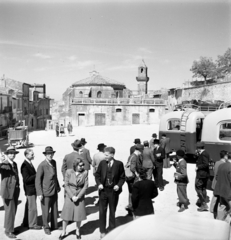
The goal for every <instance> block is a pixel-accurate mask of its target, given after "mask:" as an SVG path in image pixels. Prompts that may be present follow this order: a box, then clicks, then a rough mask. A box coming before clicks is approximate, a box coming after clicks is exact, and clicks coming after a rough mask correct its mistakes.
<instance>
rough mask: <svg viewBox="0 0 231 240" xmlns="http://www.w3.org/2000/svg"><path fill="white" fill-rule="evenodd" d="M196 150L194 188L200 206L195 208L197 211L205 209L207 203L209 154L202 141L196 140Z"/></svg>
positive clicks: (206, 208)
mask: <svg viewBox="0 0 231 240" xmlns="http://www.w3.org/2000/svg"><path fill="white" fill-rule="evenodd" d="M196 147H197V151H198V159H197V162H196V181H195V189H196V192H197V195H198V197H199V200H200V203H201V206H200V207H199V208H198V209H197V210H198V211H199V212H203V211H207V210H208V205H207V203H206V198H207V192H206V186H207V181H208V179H209V161H210V156H209V154H208V153H207V152H206V151H205V149H204V143H203V142H198V143H197V144H196Z"/></svg>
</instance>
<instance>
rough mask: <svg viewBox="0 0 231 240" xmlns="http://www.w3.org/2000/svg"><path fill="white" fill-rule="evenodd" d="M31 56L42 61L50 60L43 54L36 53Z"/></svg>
mask: <svg viewBox="0 0 231 240" xmlns="http://www.w3.org/2000/svg"><path fill="white" fill-rule="evenodd" d="M33 56H34V57H38V58H42V59H50V58H51V56H49V55H45V54H43V53H36V54H34V55H33Z"/></svg>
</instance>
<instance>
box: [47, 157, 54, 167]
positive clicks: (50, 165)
mask: <svg viewBox="0 0 231 240" xmlns="http://www.w3.org/2000/svg"><path fill="white" fill-rule="evenodd" d="M46 161H47V163H48V164H49V165H50V166H51V167H53V166H52V164H51V163H50V162H49V161H48V160H47V159H46Z"/></svg>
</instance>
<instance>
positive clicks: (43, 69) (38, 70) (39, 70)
mask: <svg viewBox="0 0 231 240" xmlns="http://www.w3.org/2000/svg"><path fill="white" fill-rule="evenodd" d="M45 70H46V68H44V67H41V68H35V69H34V71H36V72H43V71H45Z"/></svg>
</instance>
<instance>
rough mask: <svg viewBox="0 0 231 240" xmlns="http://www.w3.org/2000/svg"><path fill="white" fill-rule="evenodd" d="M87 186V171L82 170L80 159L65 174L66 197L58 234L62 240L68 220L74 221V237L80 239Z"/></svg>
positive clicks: (82, 164)
mask: <svg viewBox="0 0 231 240" xmlns="http://www.w3.org/2000/svg"><path fill="white" fill-rule="evenodd" d="M87 188H88V171H86V170H84V163H83V161H82V159H78V161H77V162H74V166H73V169H68V170H67V171H66V174H65V191H66V198H65V202H64V206H63V210H62V213H61V218H62V219H63V232H62V234H61V235H60V236H59V239H60V240H62V239H64V238H65V236H66V228H67V224H68V222H69V221H74V222H76V238H77V239H81V235H80V226H81V221H83V220H85V219H86V209H85V203H84V198H85V193H86V190H87Z"/></svg>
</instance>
